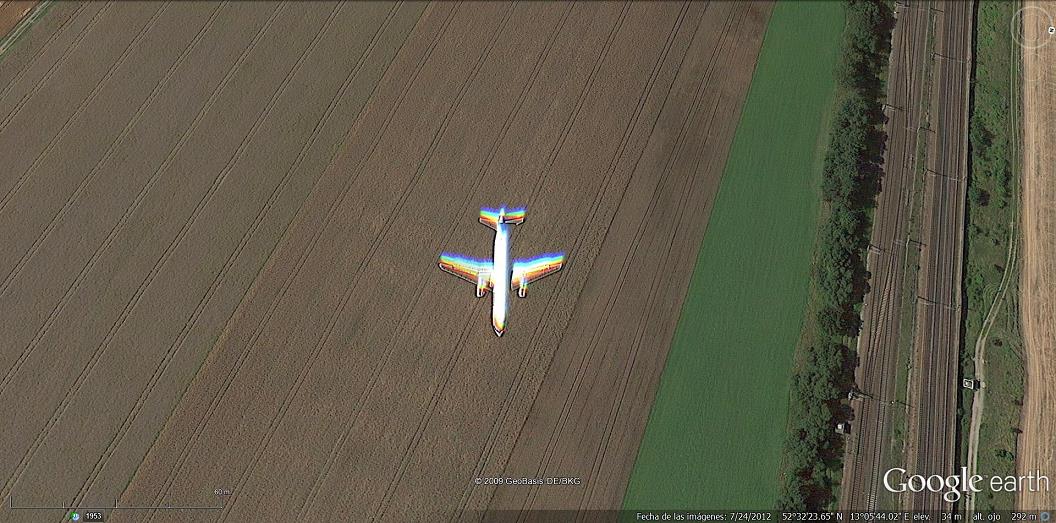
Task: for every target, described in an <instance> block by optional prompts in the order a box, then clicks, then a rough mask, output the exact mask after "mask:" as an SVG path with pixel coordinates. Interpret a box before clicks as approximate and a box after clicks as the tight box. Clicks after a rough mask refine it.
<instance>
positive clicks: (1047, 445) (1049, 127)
mask: <svg viewBox="0 0 1056 523" xmlns="http://www.w3.org/2000/svg"><path fill="white" fill-rule="evenodd" d="M1054 17H1056V2H1051V1H1049V2H1034V1H1028V2H1025V5H1024V10H1023V19H1022V23H1023V42H1024V48H1023V144H1024V147H1023V279H1022V282H1021V284H1020V293H1021V311H1022V312H1021V314H1022V320H1023V337H1024V340H1025V351H1026V363H1027V364H1026V371H1027V378H1026V381H1027V383H1026V395H1025V398H1024V402H1023V414H1022V417H1023V425H1022V430H1023V432H1022V434H1021V435H1020V439H1019V446H1018V448H1019V455H1018V463H1017V465H1018V467H1019V470H1020V473H1021V474H1026V473H1027V472H1030V471H1040V472H1041V473H1042V474H1046V475H1048V476H1049V477H1050V478H1052V477H1056V448H1054V447H1053V441H1056V410H1054V406H1056V388H1054V387H1056V257H1054V256H1053V251H1054V249H1056V156H1054V154H1056V127H1054V125H1056V121H1054V120H1053V114H1054V112H1056V72H1054V70H1053V68H1052V64H1053V63H1054V61H1056V36H1051V35H1049V33H1048V28H1049V27H1050V26H1053V25H1054V23H1056V21H1054ZM1017 505H1018V507H1019V508H1022V509H1026V510H1031V509H1034V510H1036V509H1049V508H1052V507H1053V506H1054V505H1056V492H1034V493H1030V492H1020V493H1019V495H1018V498H1017Z"/></svg>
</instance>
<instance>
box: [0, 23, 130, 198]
mask: <svg viewBox="0 0 1056 523" xmlns="http://www.w3.org/2000/svg"><path fill="white" fill-rule="evenodd" d="M111 5H113V4H110V3H107V4H104V5H103V8H102V9H100V10H99V11H98V12H96V13H95V16H93V17H92V19H91V20H89V21H88V24H87V25H85V26H84V29H81V32H80V33H79V34H78V35H77V38H76V39H74V41H73V42H72V43H71V44H70V46H69V47H68V48H66V51H64V52H63V53H62V55H61V56H60V57H59V59H58V60H56V61H55V63H54V64H52V65H51V67H50V68H48V70H47V72H45V73H44V76H42V77H41V78H40V80H38V81H37V83H36V84H34V85H33V88H32V89H30V90H29V92H27V93H26V94H24V95H22V98H20V99H19V101H18V102H17V103H15V106H14V107H12V108H11V112H10V113H8V114H7V116H5V117H4V119H3V120H0V133H2V132H3V131H4V130H5V129H6V128H7V124H9V123H11V120H13V119H14V118H15V116H18V114H19V113H20V112H21V111H22V108H23V107H24V106H25V105H26V103H27V102H28V101H29V99H30V98H32V97H33V95H34V94H36V93H37V91H39V90H40V88H41V87H43V86H44V84H45V83H47V81H48V80H50V79H51V76H52V75H53V74H55V71H56V70H58V68H59V66H60V65H61V64H62V63H63V62H65V61H66V59H67V58H69V56H70V55H71V54H73V51H74V49H76V48H77V47H78V46H80V44H81V41H83V40H84V37H85V36H87V35H88V33H90V32H91V31H92V30H93V29H95V26H96V24H98V23H99V20H100V19H101V18H102V16H103V14H104V13H106V11H107V10H108V9H110V6H111ZM9 196H10V193H9V194H8V195H7V196H4V198H3V199H0V203H2V202H4V201H6V200H7V198H8V197H9Z"/></svg>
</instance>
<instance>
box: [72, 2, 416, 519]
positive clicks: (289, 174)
mask: <svg viewBox="0 0 1056 523" xmlns="http://www.w3.org/2000/svg"><path fill="white" fill-rule="evenodd" d="M399 5H400V3H397V4H395V5H394V7H393V8H392V9H391V10H390V12H389V17H388V18H386V20H385V21H384V23H383V24H382V25H381V26H380V27H379V28H378V31H377V32H376V33H375V35H374V38H372V40H371V41H370V44H369V45H368V46H367V47H366V48H365V49H364V51H363V52H362V53H361V54H360V58H359V60H358V63H357V64H356V66H355V67H354V68H353V69H352V70H351V71H350V72H349V74H348V75H346V78H345V82H344V83H343V84H342V85H341V87H340V88H339V90H338V92H337V94H336V95H335V96H334V97H333V98H331V100H330V102H329V104H328V106H327V109H326V111H325V112H324V114H323V115H322V116H321V118H320V120H319V121H318V122H316V125H315V127H314V128H313V130H312V133H311V136H310V138H309V140H308V141H306V142H305V144H304V145H303V146H302V148H301V151H300V152H299V153H298V155H297V158H296V159H295V160H294V162H293V164H291V165H290V167H289V168H288V169H287V170H286V174H285V175H284V176H283V179H282V181H281V182H280V183H279V185H278V186H276V187H275V189H274V190H273V191H272V193H271V195H270V196H269V198H268V200H267V202H266V203H265V205H264V207H262V208H261V209H260V211H259V212H258V213H257V216H256V217H255V219H254V221H253V223H252V224H251V226H250V228H249V229H248V230H247V231H246V233H245V234H244V235H243V236H242V239H241V240H240V242H239V244H238V247H236V249H235V250H234V251H233V252H232V253H231V255H230V256H228V259H227V261H226V262H225V263H224V266H223V267H222V268H221V270H220V273H219V274H217V276H216V277H215V278H214V279H213V282H212V284H211V285H210V287H209V289H208V290H207V291H206V294H205V295H204V296H203V297H202V299H201V300H199V303H198V306H197V307H196V308H195V310H194V312H193V313H192V314H191V316H190V317H189V318H188V320H187V321H186V322H185V323H184V326H183V328H182V329H181V330H180V333H179V334H178V335H177V337H176V338H175V339H174V340H173V342H172V344H170V346H169V348H168V349H167V350H166V353H165V356H164V358H163V359H162V361H160V362H159V364H158V366H157V368H156V369H155V371H154V373H153V374H152V375H151V379H150V380H149V381H148V384H147V387H146V388H145V389H144V390H143V391H142V392H141V393H140V397H139V398H138V399H137V401H136V403H135V404H134V405H133V408H132V410H131V411H130V412H129V414H128V416H126V418H125V422H124V423H123V424H122V426H121V428H120V429H119V430H118V432H117V434H115V436H114V439H113V440H112V441H111V443H110V446H109V447H108V448H107V449H106V451H105V452H104V453H103V455H102V456H100V460H99V461H98V462H97V464H96V466H95V468H94V469H93V471H92V474H91V475H90V476H89V478H88V479H87V481H86V483H85V484H84V485H82V488H81V491H80V492H78V498H76V499H75V501H74V505H77V504H78V503H79V498H80V497H82V496H84V495H87V491H88V490H89V489H90V488H91V487H92V486H93V484H94V482H95V479H96V477H97V475H98V474H99V473H100V472H101V470H102V467H103V466H104V465H105V464H106V462H107V461H108V460H109V458H110V457H111V456H112V455H113V453H114V452H115V451H116V449H117V445H119V444H120V442H121V441H122V440H123V438H124V436H125V435H126V434H127V432H128V430H130V429H131V426H132V423H133V422H134V420H135V418H136V416H137V415H138V414H139V411H140V410H141V409H142V407H143V405H144V404H145V403H146V399H147V397H148V396H149V395H150V394H151V393H152V392H153V389H154V387H155V385H156V384H157V382H158V381H160V379H161V376H162V375H163V374H164V373H165V371H166V370H167V369H168V366H169V364H170V363H171V362H172V360H173V359H174V358H175V355H176V353H177V352H179V349H180V348H181V347H182V346H183V344H184V343H185V342H186V339H187V336H188V335H189V334H190V331H191V329H192V328H193V326H194V325H196V324H197V322H198V319H199V318H200V316H201V314H202V312H203V311H204V310H205V307H206V305H207V304H208V303H209V301H210V300H211V299H212V296H213V295H214V293H215V292H216V290H217V289H219V287H220V283H221V282H222V281H223V280H224V279H225V278H226V276H227V274H228V273H229V271H230V270H231V267H233V266H234V262H235V260H236V259H237V258H238V257H239V256H240V255H241V254H242V252H243V250H244V249H245V247H246V246H247V245H248V244H249V241H250V238H251V237H252V236H253V234H255V233H256V231H257V230H258V228H259V227H260V225H261V223H263V222H264V217H265V215H266V214H267V213H268V212H269V211H270V210H271V208H272V207H273V206H274V204H275V202H276V201H278V199H279V195H280V194H281V193H282V192H283V190H285V188H286V187H287V186H288V185H289V181H290V180H291V179H292V178H293V173H294V172H295V171H296V170H297V168H298V167H300V165H301V163H302V162H303V161H304V158H305V157H306V156H307V154H308V150H309V149H310V148H311V147H312V146H314V145H315V141H316V139H317V138H318V136H319V133H320V132H321V131H322V127H323V126H324V125H325V123H327V122H329V120H330V117H331V116H332V115H333V111H334V109H335V108H336V107H337V105H338V102H339V101H340V99H341V98H342V97H343V96H344V94H345V92H346V91H347V89H348V87H349V86H350V85H351V83H352V81H353V79H355V78H356V77H357V76H358V73H359V71H360V70H361V67H362V65H363V63H364V62H365V61H366V57H367V56H368V55H369V54H370V53H371V52H372V51H373V50H374V45H375V44H376V43H377V39H378V38H377V37H378V36H380V34H381V33H382V32H383V30H384V29H386V28H387V27H388V23H389V21H390V20H391V19H392V17H393V15H394V14H395V12H396V10H397V8H398V7H399Z"/></svg>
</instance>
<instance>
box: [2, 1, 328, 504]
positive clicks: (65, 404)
mask: <svg viewBox="0 0 1056 523" xmlns="http://www.w3.org/2000/svg"><path fill="white" fill-rule="evenodd" d="M341 5H342V4H337V5H336V6H335V8H334V10H333V11H331V12H330V16H329V17H328V18H327V19H326V21H325V22H324V23H323V25H322V27H320V29H319V31H318V32H317V33H316V34H315V36H314V37H313V39H312V40H311V42H310V43H309V44H308V46H307V47H306V48H305V49H304V51H302V53H301V55H300V56H299V57H298V59H297V61H296V62H295V63H294V65H293V67H292V68H291V69H290V70H289V72H287V73H286V75H285V76H284V77H283V80H282V81H281V82H280V84H279V86H278V87H277V88H276V90H275V92H274V93H273V94H272V96H271V98H270V99H269V100H268V103H267V105H266V106H265V107H264V109H262V110H261V112H260V114H259V115H258V116H257V119H256V120H255V121H254V122H253V125H252V126H251V127H250V129H249V131H248V132H247V134H246V136H245V137H244V138H243V140H242V142H241V143H240V144H239V146H238V148H237V149H236V150H235V152H234V153H232V156H231V158H229V159H228V161H227V165H225V166H224V168H223V169H222V170H221V172H220V174H219V175H218V176H217V177H216V179H214V180H213V183H212V185H210V187H209V189H208V190H207V191H206V194H205V195H204V196H203V197H202V198H201V199H200V200H199V201H198V204H197V205H196V206H195V208H194V210H192V212H191V215H190V217H188V219H187V220H186V221H184V223H183V226H182V227H181V228H180V231H179V232H178V233H177V235H176V237H175V238H173V240H172V241H171V242H170V243H169V245H168V247H167V248H166V249H165V251H164V253H163V254H162V256H161V258H159V259H158V261H157V262H155V264H154V267H153V268H152V269H151V271H150V273H149V274H148V275H147V277H146V278H145V279H144V280H143V282H142V283H140V285H139V288H137V289H136V292H135V294H133V296H132V298H131V299H130V300H129V301H128V303H127V304H126V305H125V308H124V310H122V311H121V315H120V316H119V317H118V320H117V321H116V322H115V323H114V324H113V325H112V326H111V327H110V330H109V332H107V334H106V336H105V337H104V338H103V341H102V342H101V343H100V344H99V345H98V346H97V347H96V349H95V351H94V352H93V353H92V356H91V357H90V358H89V360H88V363H87V365H85V367H84V369H83V370H82V371H81V374H80V375H79V376H78V377H77V379H76V380H75V381H74V383H73V385H72V386H71V387H70V388H69V389H68V390H67V392H66V396H65V397H64V398H63V400H62V402H61V403H60V404H59V406H58V407H57V408H56V410H55V412H54V413H53V414H52V416H51V419H50V420H49V421H48V423H47V425H45V427H44V429H43V430H42V431H41V432H40V433H39V434H38V435H37V438H36V441H34V442H33V445H32V446H31V447H30V449H29V451H28V452H27V453H26V454H25V455H24V457H23V460H22V463H21V464H20V465H19V468H18V469H16V473H15V477H14V480H15V481H16V482H17V481H18V479H19V477H20V476H21V475H22V474H23V473H25V469H26V468H28V464H29V460H31V459H32V457H33V456H34V455H35V454H36V450H37V449H38V448H39V447H40V445H41V444H42V443H43V441H44V438H45V437H47V434H48V433H49V432H50V431H51V429H52V428H53V427H54V426H55V424H56V423H58V421H59V418H61V417H62V415H63V414H65V412H66V409H68V408H69V406H70V404H72V403H73V401H74V398H75V397H76V395H77V393H78V392H79V391H80V389H81V387H82V386H83V385H84V383H85V382H86V381H88V375H89V374H90V373H91V372H92V370H94V369H95V367H96V366H97V365H98V363H99V360H100V359H101V358H102V355H103V354H104V353H105V352H106V350H107V349H108V348H109V347H110V344H111V343H112V342H113V340H114V337H115V336H116V335H117V332H118V331H119V330H120V329H121V327H123V326H124V323H125V320H127V319H128V317H129V316H130V315H131V314H132V311H133V310H134V309H135V308H136V307H137V306H138V305H139V300H140V299H141V298H142V297H143V295H144V294H145V293H146V289H147V288H148V287H149V286H150V284H151V283H153V281H154V279H155V278H156V277H157V275H158V274H159V273H160V272H161V268H162V266H163V265H165V263H166V262H168V260H169V259H170V258H171V256H172V253H173V252H175V251H176V248H177V247H179V245H180V244H181V243H182V242H183V240H184V239H185V238H186V237H187V234H188V233H189V231H190V229H191V227H192V226H193V225H194V223H195V222H196V221H197V219H198V217H199V216H201V214H202V212H203V211H204V209H205V207H206V206H207V205H208V204H209V203H210V202H211V201H212V198H213V196H215V195H216V193H217V191H218V190H219V188H220V185H222V184H223V182H224V181H225V180H226V179H227V176H228V175H229V174H230V173H231V171H232V170H233V168H234V166H235V164H237V163H238V162H239V161H240V160H241V159H242V157H243V155H244V154H245V151H246V149H247V148H248V145H249V143H250V142H251V141H252V139H253V138H256V133H257V131H259V130H260V128H261V125H262V124H263V122H264V120H266V119H267V117H268V116H269V115H270V114H271V111H272V110H273V109H274V108H275V104H276V103H277V102H278V99H279V98H280V97H281V95H282V94H284V93H285V91H286V88H287V87H288V86H289V83H290V80H291V79H292V78H293V77H294V76H295V75H296V73H298V72H299V70H300V66H301V65H302V64H303V62H304V59H305V57H307V56H308V54H309V53H310V52H311V51H312V49H314V47H315V44H316V43H317V42H318V41H319V39H320V37H321V36H322V34H323V33H324V32H325V31H326V30H327V29H329V27H330V25H331V24H332V23H333V20H334V18H335V17H336V15H337V12H338V10H339V8H340V6H341ZM8 493H10V490H9V491H8Z"/></svg>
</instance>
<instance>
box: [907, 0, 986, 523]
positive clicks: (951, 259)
mask: <svg viewBox="0 0 1056 523" xmlns="http://www.w3.org/2000/svg"><path fill="white" fill-rule="evenodd" d="M936 10H937V11H938V21H939V23H938V28H937V38H936V49H935V67H936V69H935V71H936V76H935V78H936V82H937V83H936V87H937V89H936V90H935V93H934V97H933V100H932V103H933V108H934V114H935V122H936V124H937V125H936V126H935V132H934V134H933V135H932V137H931V138H932V142H931V147H930V150H931V152H932V153H931V154H930V155H929V166H928V176H927V177H926V181H925V195H924V196H925V209H926V213H925V221H924V223H923V233H924V250H923V254H922V258H921V260H922V261H921V270H922V272H921V279H920V283H919V304H920V306H919V307H918V314H917V326H918V328H917V336H916V340H915V344H914V348H915V358H916V367H915V368H916V369H917V370H918V371H917V372H916V373H915V374H914V376H913V380H912V383H911V387H913V388H914V390H915V392H916V396H915V397H916V398H917V405H916V407H917V408H916V409H914V410H912V411H910V441H911V443H912V445H913V447H912V452H911V453H910V455H909V467H907V469H909V470H910V471H911V473H913V474H923V475H931V474H940V475H948V474H950V473H952V472H953V469H954V463H955V460H956V430H957V427H956V410H957V390H958V383H957V377H958V365H959V357H958V355H959V349H960V342H961V306H962V296H961V273H962V264H963V256H962V255H963V250H964V210H965V195H966V189H967V183H966V179H967V176H966V174H967V151H968V143H967V142H968V86H969V83H968V82H969V74H970V64H971V43H972V37H971V34H972V23H973V21H972V10H973V4H972V3H964V2H955V1H947V2H943V3H941V4H939V5H938V6H936ZM905 502H906V506H907V508H909V509H912V510H928V511H949V510H950V509H951V508H952V506H951V504H950V503H949V502H947V501H944V500H943V499H942V497H941V494H937V493H928V492H923V493H918V494H913V495H911V496H908V497H907V499H906V500H905Z"/></svg>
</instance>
